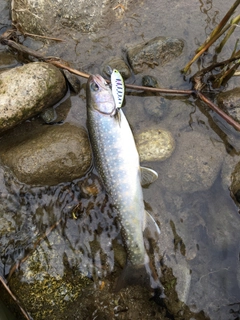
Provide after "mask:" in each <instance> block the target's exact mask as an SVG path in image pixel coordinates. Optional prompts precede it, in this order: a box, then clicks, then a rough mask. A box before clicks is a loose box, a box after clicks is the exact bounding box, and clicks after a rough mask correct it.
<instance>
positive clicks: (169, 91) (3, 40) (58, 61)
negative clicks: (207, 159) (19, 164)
mask: <svg viewBox="0 0 240 320" xmlns="http://www.w3.org/2000/svg"><path fill="white" fill-rule="evenodd" d="M239 1H240V0H239ZM10 36H11V33H10V32H9V31H8V32H5V33H4V34H3V35H2V36H0V43H1V44H3V45H8V46H9V47H11V48H14V49H15V50H18V51H21V52H24V53H26V54H29V55H31V56H33V57H36V58H37V59H39V60H42V61H45V62H48V63H51V64H53V65H55V66H56V67H58V68H62V69H66V70H68V71H69V72H71V73H73V74H76V75H78V76H81V77H83V78H89V74H88V73H85V72H82V71H79V70H76V69H73V68H71V67H69V65H68V63H67V62H66V61H63V60H61V59H59V58H57V57H45V56H43V55H42V54H40V53H38V52H36V51H34V50H31V49H29V48H27V47H25V46H23V45H21V44H19V43H16V42H15V41H13V40H10V39H9V38H10ZM239 55H240V51H238V52H236V53H235V54H234V57H231V58H230V59H228V60H225V61H223V62H221V63H216V64H215V65H212V66H210V67H208V68H205V69H203V70H201V71H199V72H197V73H196V74H195V76H194V77H193V78H192V79H194V80H195V79H196V77H199V78H200V77H201V76H202V74H203V72H208V71H210V70H212V69H213V68H216V67H218V66H222V65H224V64H226V62H228V63H229V62H230V61H234V60H236V59H239ZM106 81H108V82H109V80H106ZM125 86H126V88H129V89H133V90H144V91H151V92H159V93H165V94H181V95H191V94H196V95H197V97H198V98H199V99H201V100H202V101H203V102H205V103H206V104H207V105H208V106H209V107H210V108H211V109H212V110H214V111H215V112H217V113H218V114H219V115H220V116H221V117H222V118H223V119H224V120H226V121H227V122H228V123H229V124H231V125H232V126H233V127H234V128H235V129H236V130H238V131H240V124H238V123H237V122H236V121H235V120H234V119H232V118H231V117H229V116H228V115H227V114H226V113H225V112H223V111H222V110H221V109H219V108H218V107H217V106H216V105H215V104H214V103H213V102H211V101H210V100H208V99H207V98H206V97H205V96H204V95H203V94H202V93H201V92H200V91H199V90H196V88H195V90H177V89H161V88H151V87H145V86H136V85H133V84H125ZM22 261H23V260H22ZM22 261H21V262H22ZM17 266H18V265H17V264H16V265H15V267H14V268H15V269H16V268H17ZM15 269H14V270H11V271H10V273H11V272H14V271H15Z"/></svg>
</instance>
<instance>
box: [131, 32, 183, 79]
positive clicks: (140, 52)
mask: <svg viewBox="0 0 240 320" xmlns="http://www.w3.org/2000/svg"><path fill="white" fill-rule="evenodd" d="M183 47H184V42H183V40H180V39H173V38H166V37H156V38H154V39H152V40H150V41H148V42H142V43H140V44H137V45H132V44H130V45H127V46H126V51H127V57H128V61H129V63H130V65H131V67H132V69H133V71H134V73H140V72H142V71H143V70H144V69H145V68H146V67H150V68H154V67H155V66H158V65H164V64H166V63H167V62H169V61H172V60H173V59H174V58H176V57H178V56H179V55H180V54H181V53H182V51H183Z"/></svg>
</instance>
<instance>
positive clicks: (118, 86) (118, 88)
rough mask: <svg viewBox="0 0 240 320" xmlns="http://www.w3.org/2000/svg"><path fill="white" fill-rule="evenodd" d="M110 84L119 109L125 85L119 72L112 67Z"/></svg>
mask: <svg viewBox="0 0 240 320" xmlns="http://www.w3.org/2000/svg"><path fill="white" fill-rule="evenodd" d="M111 85H112V94H113V97H114V100H115V103H116V107H117V108H118V109H120V108H121V107H122V104H123V99H124V93H125V87H124V81H123V78H122V76H121V73H120V72H119V71H118V70H116V69H113V70H112V73H111Z"/></svg>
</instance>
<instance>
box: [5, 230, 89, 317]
mask: <svg viewBox="0 0 240 320" xmlns="http://www.w3.org/2000/svg"><path fill="white" fill-rule="evenodd" d="M65 250H66V243H65V240H64V238H63V237H62V236H60V235H59V234H58V233H57V232H52V233H51V234H50V235H49V236H48V238H47V241H42V243H41V245H40V246H38V247H37V249H36V250H35V251H34V252H33V253H32V254H31V255H30V256H29V257H28V259H26V261H25V262H24V263H22V264H21V270H20V272H17V273H14V275H13V276H12V277H11V279H10V283H9V285H10V288H11V290H12V291H13V292H14V294H15V295H17V296H18V297H19V299H20V300H21V303H22V304H23V305H24V307H25V308H26V310H27V312H28V313H29V314H30V315H31V316H32V317H33V319H35V320H38V319H39V320H40V319H41V320H42V319H49V318H51V319H62V318H63V317H62V315H63V314H65V315H67V314H68V311H67V310H68V309H69V308H70V306H71V305H72V304H73V303H74V302H75V301H76V300H77V299H78V298H81V297H82V296H83V294H84V288H86V287H89V286H90V285H92V283H93V282H92V280H90V279H89V278H87V277H85V276H84V275H83V274H82V273H81V272H80V271H79V270H77V268H75V271H74V272H73V271H72V270H71V268H70V266H69V265H68V263H67V258H69V257H68V256H64V253H65ZM68 253H70V254H72V255H73V253H72V252H71V251H70V250H69V251H68ZM63 259H65V260H66V265H65V266H64V264H63Z"/></svg>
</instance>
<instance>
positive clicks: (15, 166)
mask: <svg viewBox="0 0 240 320" xmlns="http://www.w3.org/2000/svg"><path fill="white" fill-rule="evenodd" d="M1 150H2V153H1V155H0V157H1V160H2V161H3V163H4V164H5V165H6V166H8V167H10V168H11V170H12V171H13V172H14V174H15V175H16V177H17V178H18V179H19V180H20V181H21V182H24V183H27V184H31V185H56V184H58V183H61V182H67V181H71V180H73V179H76V178H80V177H82V176H83V175H84V174H85V173H86V171H87V170H88V169H89V167H90V165H91V161H92V159H91V149H90V144H89V140H88V135H87V132H86V130H85V129H83V128H79V127H76V126H74V125H70V124H68V123H66V124H64V125H58V126H48V127H46V126H43V127H42V129H41V130H39V131H38V132H37V133H35V134H34V135H32V136H30V137H29V138H28V139H25V140H23V141H22V142H20V143H19V142H16V143H12V144H10V145H9V144H5V146H4V145H3V146H1Z"/></svg>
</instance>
